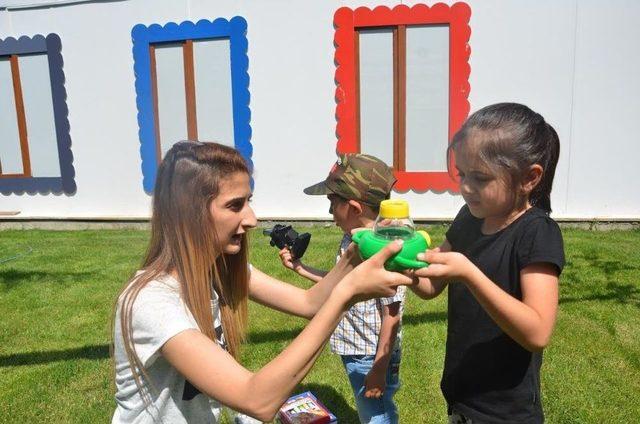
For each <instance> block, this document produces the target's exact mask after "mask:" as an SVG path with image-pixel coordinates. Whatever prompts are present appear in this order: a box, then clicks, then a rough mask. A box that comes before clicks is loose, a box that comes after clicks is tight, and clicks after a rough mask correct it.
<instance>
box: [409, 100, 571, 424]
mask: <svg viewBox="0 0 640 424" xmlns="http://www.w3.org/2000/svg"><path fill="white" fill-rule="evenodd" d="M559 150H560V144H559V140H558V135H557V134H556V131H555V130H554V129H553V128H552V127H551V125H549V124H548V123H546V122H545V120H544V118H543V117H542V116H540V115H539V114H537V113H535V112H533V111H532V110H531V109H529V108H528V107H526V106H523V105H520V104H515V103H501V104H495V105H492V106H488V107H485V108H483V109H481V110H479V111H477V112H475V113H474V114H473V115H471V116H470V117H469V119H468V120H467V121H466V122H465V123H464V124H463V126H462V128H461V129H460V131H458V133H457V134H456V135H455V136H454V138H453V141H452V143H451V145H450V147H449V152H448V153H449V154H452V153H454V154H455V162H456V169H457V171H458V174H459V178H460V191H461V193H462V196H463V197H464V200H465V202H466V205H465V206H464V207H463V208H462V209H461V210H460V212H459V213H458V216H457V217H456V218H455V220H454V222H453V223H452V225H451V227H450V229H449V231H448V232H447V234H446V239H445V241H444V242H443V243H442V245H441V246H440V247H438V248H436V249H433V250H429V251H427V252H425V253H424V255H421V256H420V255H419V258H420V257H421V258H422V259H424V260H426V261H427V262H429V263H431V265H430V266H429V267H427V268H423V269H421V270H417V271H415V275H416V276H418V277H420V278H419V282H418V283H417V284H416V285H415V286H414V287H413V289H414V291H415V292H416V293H417V294H418V295H419V296H421V297H422V298H426V299H428V298H433V297H435V296H437V295H438V294H440V293H441V292H442V290H443V289H444V287H445V286H447V285H448V287H449V290H448V297H449V299H448V303H449V310H448V317H449V318H448V321H449V322H448V329H447V347H446V355H445V364H444V371H443V376H442V382H441V387H442V392H443V394H444V397H445V399H446V401H447V404H448V408H449V422H450V423H469V422H472V423H473V424H476V423H540V422H543V421H544V415H543V412H542V406H541V402H540V366H541V363H542V350H543V349H544V347H546V346H547V344H548V343H549V340H550V338H551V333H552V332H553V327H554V325H555V321H556V313H557V308H558V276H559V275H560V272H561V271H562V267H563V266H564V251H563V246H562V235H561V233H560V230H559V228H558V225H557V224H556V223H555V221H553V220H552V219H551V218H550V217H549V213H550V212H551V204H550V193H551V186H552V183H553V176H554V173H555V168H556V164H557V162H558V155H559Z"/></svg>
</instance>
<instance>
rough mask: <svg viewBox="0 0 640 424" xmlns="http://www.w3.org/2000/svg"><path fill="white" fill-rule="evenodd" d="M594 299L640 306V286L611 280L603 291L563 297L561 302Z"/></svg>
mask: <svg viewBox="0 0 640 424" xmlns="http://www.w3.org/2000/svg"><path fill="white" fill-rule="evenodd" d="M593 300H612V301H614V302H617V303H620V304H623V305H633V306H635V307H637V308H640V288H638V287H637V286H635V285H633V284H619V283H615V282H609V283H608V284H607V286H606V289H605V290H604V291H603V292H600V293H597V294H588V295H586V296H574V297H561V298H560V303H561V304H562V303H574V302H588V301H593Z"/></svg>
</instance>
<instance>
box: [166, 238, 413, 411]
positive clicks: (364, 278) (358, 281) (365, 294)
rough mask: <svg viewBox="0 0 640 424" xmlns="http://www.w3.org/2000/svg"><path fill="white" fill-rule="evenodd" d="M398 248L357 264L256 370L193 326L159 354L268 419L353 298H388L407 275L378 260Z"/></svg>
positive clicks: (223, 398) (218, 395) (232, 403)
mask: <svg viewBox="0 0 640 424" xmlns="http://www.w3.org/2000/svg"><path fill="white" fill-rule="evenodd" d="M398 250H400V244H399V243H392V244H391V245H390V246H389V247H387V248H385V249H384V250H383V251H382V252H381V254H378V255H376V256H374V257H373V258H371V259H370V260H368V261H367V262H365V263H363V264H362V265H360V266H359V267H357V268H356V269H355V270H354V271H353V272H352V273H350V274H349V275H348V276H347V277H345V278H344V279H343V281H342V282H341V284H340V285H338V286H337V287H336V288H335V290H333V292H332V293H331V295H330V296H329V298H328V299H327V301H326V302H325V303H324V305H323V306H322V307H321V308H320V310H319V311H318V313H317V314H316V316H315V317H314V318H313V319H312V320H311V321H310V322H309V324H308V325H307V327H306V328H305V329H304V330H303V331H302V332H301V333H300V334H299V335H298V337H296V338H295V339H294V340H293V342H291V344H290V345H289V346H288V347H287V348H286V349H285V350H284V351H283V352H282V353H280V355H278V356H277V357H276V358H275V359H273V360H272V361H271V362H269V363H268V364H267V365H265V366H264V367H263V368H262V369H260V370H259V371H257V372H256V373H252V372H250V371H248V370H247V369H245V368H243V367H242V366H241V365H240V364H238V363H237V362H236V361H235V359H233V358H232V357H231V356H230V355H229V354H228V353H227V352H225V351H224V350H222V349H221V348H220V347H219V346H218V345H217V344H215V343H214V342H213V341H211V340H210V339H208V338H207V337H205V336H204V335H203V334H202V333H200V332H199V331H197V330H186V331H183V332H181V333H179V334H178V335H176V336H174V337H172V338H171V339H169V340H168V341H167V342H166V343H165V344H164V345H163V347H162V349H161V351H162V354H163V355H164V357H165V358H166V359H167V361H169V363H170V364H171V365H173V366H174V367H175V368H176V369H177V370H178V371H179V372H180V373H181V374H182V375H183V376H184V377H185V378H186V379H187V380H189V382H191V384H193V385H194V386H195V387H197V388H198V389H199V390H200V391H202V392H203V393H205V394H206V395H208V396H210V397H212V398H214V399H216V400H218V401H219V402H221V403H222V404H224V405H227V406H229V407H231V408H233V409H235V410H238V411H241V412H244V413H246V414H249V415H251V416H254V417H256V418H258V419H260V420H263V421H270V420H271V419H273V417H274V416H275V414H276V412H277V411H278V408H280V406H281V405H282V404H283V403H284V401H285V400H287V397H288V396H289V394H290V393H291V391H292V390H293V389H294V388H295V386H296V385H297V384H298V383H299V382H300V381H301V380H302V379H303V378H304V376H305V375H306V374H307V372H308V371H309V369H310V368H311V366H312V365H313V363H314V361H315V359H316V358H317V357H318V356H319V354H320V352H321V350H322V347H323V345H324V343H325V342H326V340H327V339H328V338H329V335H330V334H331V333H332V332H333V330H334V329H335V327H336V325H337V324H338V322H339V320H340V318H341V316H342V313H343V312H344V311H345V310H346V309H347V308H348V307H349V306H350V305H351V304H352V303H354V302H357V301H360V300H363V299H368V298H373V297H389V296H392V295H393V294H394V292H395V287H397V286H398V285H400V284H409V283H410V282H411V279H410V278H408V277H406V276H404V275H402V274H398V273H392V272H387V271H385V270H384V268H383V265H384V262H385V260H386V259H388V258H389V257H390V256H391V255H392V254H393V253H395V252H397V251H398Z"/></svg>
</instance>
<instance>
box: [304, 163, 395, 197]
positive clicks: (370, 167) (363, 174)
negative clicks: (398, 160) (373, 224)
mask: <svg viewBox="0 0 640 424" xmlns="http://www.w3.org/2000/svg"><path fill="white" fill-rule="evenodd" d="M395 183H396V178H395V177H394V176H393V169H391V168H390V167H389V166H387V164H386V163H384V162H383V161H381V160H380V159H378V158H376V157H375V156H371V155H365V154H362V153H340V154H339V155H338V161H337V162H336V163H335V164H334V165H333V168H331V171H329V175H328V176H327V178H326V179H325V180H324V181H322V182H319V183H318V184H314V185H312V186H311V187H307V188H305V189H304V192H305V193H306V194H325V195H326V194H337V195H338V196H340V197H344V198H345V199H349V200H359V201H361V202H363V203H366V204H368V205H372V206H378V205H379V204H380V202H381V201H383V200H384V199H387V198H388V197H389V194H390V193H391V188H392V187H393V185H394V184H395Z"/></svg>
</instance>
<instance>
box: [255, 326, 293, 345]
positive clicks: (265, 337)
mask: <svg viewBox="0 0 640 424" xmlns="http://www.w3.org/2000/svg"><path fill="white" fill-rule="evenodd" d="M303 329H304V327H299V328H289V329H286V330H272V331H252V332H250V333H249V334H248V335H247V342H249V343H271V342H283V341H287V340H293V339H295V338H296V336H297V335H298V334H300V332H301V331H302V330H303Z"/></svg>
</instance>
